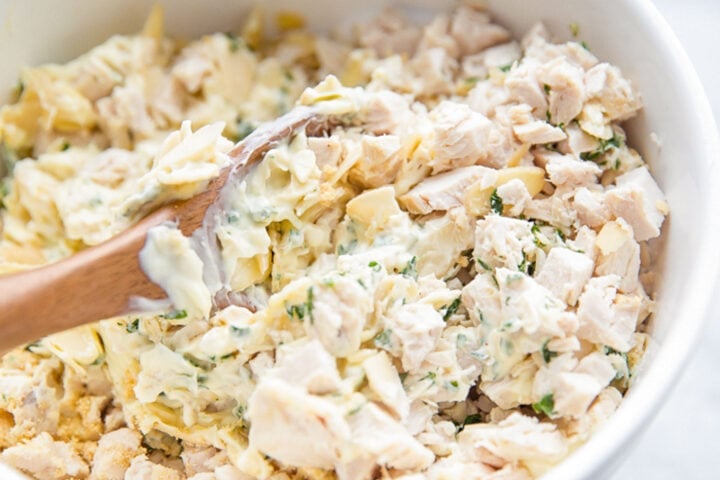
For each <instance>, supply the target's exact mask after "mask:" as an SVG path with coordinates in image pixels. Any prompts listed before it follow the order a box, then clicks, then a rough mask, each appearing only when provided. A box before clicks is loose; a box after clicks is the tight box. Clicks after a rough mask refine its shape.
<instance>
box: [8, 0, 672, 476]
mask: <svg viewBox="0 0 720 480" xmlns="http://www.w3.org/2000/svg"><path fill="white" fill-rule="evenodd" d="M275 20H276V22H277V24H278V27H279V31H280V33H279V34H278V35H277V37H272V38H270V37H268V36H266V35H264V30H263V27H262V25H263V22H262V11H261V10H255V11H253V12H252V13H251V14H250V17H249V19H248V21H247V23H246V24H245V26H244V27H243V28H242V30H241V31H239V32H238V33H237V34H229V33H228V34H224V33H218V34H214V35H208V36H206V37H203V38H201V39H199V40H196V41H193V42H180V41H175V40H170V39H168V38H166V37H165V36H164V34H163V31H162V15H161V12H160V11H159V10H156V11H154V12H153V14H151V16H150V18H149V19H148V22H147V24H146V26H145V29H144V30H143V32H142V34H140V35H136V36H124V37H121V36H117V37H113V38H111V39H110V40H108V41H107V42H106V43H105V44H103V45H101V46H99V47H96V48H95V49H93V50H92V51H90V52H88V53H87V54H85V55H83V56H81V57H79V58H78V59H76V60H74V61H72V62H70V63H68V64H66V65H48V66H42V67H38V68H32V69H28V70H25V71H24V72H23V74H22V75H21V88H19V91H18V98H17V101H16V102H14V103H13V104H11V105H8V106H5V107H3V109H2V110H0V134H1V135H2V141H3V143H2V146H3V159H4V161H5V163H6V167H5V168H6V170H7V171H8V173H10V174H9V175H7V177H6V178H5V179H4V180H3V193H2V202H3V209H2V240H1V241H0V272H2V273H10V272H13V271H19V270H22V269H27V268H33V266H37V265H41V264H45V263H48V262H52V261H55V260H57V259H60V258H63V257H66V256H68V255H71V254H72V253H74V252H77V251H79V250H82V249H83V248H87V247H88V246H92V245H96V244H98V243H101V242H102V241H104V240H106V239H107V238H109V237H111V236H112V235H114V234H116V233H118V232H119V231H121V230H122V229H123V228H126V227H127V226H128V225H131V224H132V223H133V222H134V221H136V220H137V219H138V218H141V217H142V215H143V214H145V213H147V212H148V211H149V210H150V209H152V208H153V207H154V206H157V205H160V204H162V203H164V202H167V201H169V200H173V199H181V198H188V197H189V196H192V195H193V194H195V193H197V192H198V191H200V190H202V188H204V186H205V185H207V183H208V182H209V181H210V180H211V179H213V178H214V177H216V176H218V175H219V172H220V170H221V169H222V168H223V167H225V166H227V165H229V164H230V162H231V159H230V158H229V157H228V155H227V153H228V152H229V150H230V149H231V148H232V146H233V142H235V141H239V140H242V139H243V138H245V137H246V136H247V135H248V134H250V132H252V131H253V130H254V129H255V128H257V127H258V126H259V125H261V124H263V123H264V122H267V121H270V120H272V119H273V118H275V117H277V116H279V115H281V114H283V113H285V112H287V111H289V110H290V109H292V108H293V106H294V105H300V106H304V107H307V108H311V109H314V110H315V111H317V112H319V113H320V114H321V115H327V116H333V117H334V118H337V119H340V121H339V122H338V124H336V125H332V126H331V127H328V128H326V129H325V130H323V131H322V132H320V133H311V132H306V131H304V130H302V129H300V130H298V131H296V132H295V133H294V134H293V135H292V136H290V137H289V138H288V139H287V140H286V141H283V142H280V143H278V144H277V145H275V146H274V147H273V148H272V149H270V150H269V151H268V152H267V153H266V154H265V155H264V158H263V160H262V161H261V162H260V163H259V164H258V165H257V166H256V167H255V168H253V169H252V170H251V171H250V173H249V174H248V175H247V177H246V178H245V179H244V180H243V181H242V182H240V183H238V184H237V185H233V186H232V190H231V191H230V192H229V194H228V195H227V196H226V198H225V204H224V205H223V206H224V209H223V215H222V218H221V219H220V220H219V221H218V225H217V226H216V229H215V231H214V235H215V236H216V237H217V240H218V245H219V248H220V250H219V258H220V265H219V267H220V269H221V270H222V272H223V273H224V278H225V280H226V282H227V286H228V287H229V289H230V290H232V291H233V292H236V293H237V295H238V298H241V299H242V300H243V301H241V302H236V303H238V304H237V305H230V306H228V307H226V308H222V309H216V308H213V301H212V299H213V293H214V291H215V290H216V286H213V285H211V284H209V283H208V282H207V281H206V280H207V279H206V278H204V276H203V266H204V265H203V262H204V261H205V262H206V261H207V259H203V258H201V257H200V256H198V255H197V253H196V252H195V251H194V250H193V247H192V243H191V241H190V239H188V238H186V237H184V236H183V235H182V234H181V233H180V232H179V231H178V230H177V229H176V228H174V227H173V226H172V225H163V226H161V227H156V228H155V229H153V230H152V231H151V233H150V234H149V237H148V243H147V245H146V248H145V250H144V251H143V254H142V255H141V257H142V258H141V260H142V262H143V266H144V268H145V270H146V272H147V273H148V275H149V276H150V277H151V278H152V279H153V280H154V281H156V282H157V283H159V284H161V286H163V287H164V288H165V289H166V291H167V292H168V295H169V298H170V300H171V301H172V304H173V307H172V309H169V310H165V311H159V312H155V313H152V314H150V313H148V314H142V315H130V316H125V317H119V318H114V319H109V320H104V321H102V322H99V323H97V324H93V325H88V326H84V327H81V328H78V329H75V330H73V331H68V332H62V333H60V334H56V335H53V336H50V337H48V338H45V339H42V340H39V341H38V342H35V343H33V344H30V345H26V346H22V347H20V348H18V349H16V350H14V351H13V352H10V353H9V354H7V355H6V356H5V357H3V359H2V365H1V366H0V392H2V398H1V400H0V449H2V452H1V453H0V460H2V461H4V462H6V463H8V464H10V465H13V466H15V467H16V468H18V469H20V470H22V471H24V472H26V473H28V474H30V475H32V476H34V477H36V478H62V479H70V478H91V479H114V478H118V479H122V478H125V479H165V478H167V479H193V480H206V479H207V480H210V479H218V480H221V479H249V478H272V479H290V478H313V479H326V478H327V479H330V478H340V479H358V480H359V479H369V478H404V479H408V480H409V479H421V478H429V479H452V478H471V479H472V478H477V479H526V478H535V477H537V476H540V475H542V474H543V473H545V472H546V471H548V470H549V469H550V468H552V466H553V465H555V464H557V463H558V462H560V461H562V459H563V458H565V457H567V455H569V454H570V453H571V452H572V451H573V450H574V449H576V448H578V447H579V446H581V445H582V444H583V443H584V442H585V441H586V440H587V439H588V438H589V436H590V435H592V433H593V432H594V431H595V430H596V429H597V428H598V427H599V426H600V425H601V424H602V423H603V421H605V420H606V419H607V418H608V417H609V416H610V415H611V414H612V413H613V412H614V411H615V409H616V408H617V406H618V405H619V403H620V402H621V400H622V396H623V394H624V393H625V392H626V390H627V389H628V388H629V387H630V384H631V382H632V377H633V373H634V371H635V370H636V369H637V368H638V366H639V364H640V361H641V359H642V355H643V353H644V351H645V349H646V347H647V345H648V342H649V341H650V338H649V336H648V335H647V334H646V333H644V330H645V327H646V325H647V319H648V317H649V316H650V315H651V313H652V311H653V301H652V299H651V293H652V291H651V288H652V272H651V271H650V267H651V264H652V259H651V258H650V254H649V253H648V248H647V242H648V240H652V239H655V238H657V237H659V235H660V231H661V226H662V223H663V221H664V218H665V217H666V215H667V214H668V207H667V204H666V203H665V200H664V196H663V194H662V192H661V190H660V189H659V187H658V186H657V184H656V183H655V181H654V180H653V178H652V176H651V175H650V173H649V170H648V168H647V166H646V165H645V163H644V161H643V159H642V158H641V157H640V155H639V154H638V153H637V152H636V151H635V150H633V149H632V148H631V147H629V146H628V145H627V143H626V136H625V132H624V130H623V129H622V127H621V122H623V121H624V120H627V119H629V118H631V117H633V116H634V115H635V114H636V113H637V112H638V111H639V110H640V109H641V107H642V101H641V98H640V95H639V94H638V92H637V91H636V90H635V89H634V87H633V86H632V84H631V82H630V81H629V80H628V79H627V78H626V77H624V76H623V75H622V73H621V71H620V70H619V69H618V68H617V67H614V66H612V65H610V64H608V63H604V62H601V61H600V60H599V59H597V58H596V57H595V56H594V55H593V54H592V52H591V51H590V50H589V49H588V48H587V46H586V45H584V44H583V43H582V42H579V41H570V42H566V43H555V42H553V41H552V39H551V36H550V34H549V33H548V32H547V31H546V29H545V28H544V26H543V25H542V24H538V25H536V26H535V27H533V28H532V29H531V30H530V31H529V32H527V33H526V34H525V36H524V37H523V38H522V39H520V40H514V39H513V38H512V36H511V35H510V32H509V31H508V30H506V29H505V28H503V27H502V26H500V25H497V24H495V23H493V22H492V21H491V18H490V16H489V14H488V12H486V11H484V10H483V9H481V8H479V7H476V6H472V5H462V6H459V7H458V8H457V9H456V10H455V11H454V12H451V13H448V14H443V15H439V16H437V17H435V18H434V19H433V20H432V21H431V22H430V23H428V24H427V25H424V26H417V25H415V24H413V23H412V22H410V21H408V20H406V19H404V18H403V16H402V15H401V14H400V13H398V12H394V11H391V12H386V13H384V14H383V15H381V16H380V17H378V18H377V19H376V20H374V21H372V22H370V23H367V24H364V25H359V26H357V27H356V28H355V29H354V30H353V33H352V35H345V36H343V35H339V34H338V35H339V36H338V37H333V38H330V37H327V38H326V37H323V36H319V35H316V34H314V33H311V32H308V31H306V30H305V29H304V28H303V26H302V24H303V21H302V17H300V16H297V15H294V14H290V13H281V14H278V15H277V17H276V19H275ZM573 31H574V32H575V33H577V28H573Z"/></svg>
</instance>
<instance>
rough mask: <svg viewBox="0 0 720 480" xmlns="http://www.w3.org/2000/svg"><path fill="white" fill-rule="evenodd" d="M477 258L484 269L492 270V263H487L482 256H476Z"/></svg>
mask: <svg viewBox="0 0 720 480" xmlns="http://www.w3.org/2000/svg"><path fill="white" fill-rule="evenodd" d="M475 260H476V261H477V263H478V265H480V266H481V267H482V268H483V269H485V270H487V271H488V272H489V271H490V270H492V268H490V265H488V264H487V263H485V262H484V261H483V260H482V259H481V258H476V259H475Z"/></svg>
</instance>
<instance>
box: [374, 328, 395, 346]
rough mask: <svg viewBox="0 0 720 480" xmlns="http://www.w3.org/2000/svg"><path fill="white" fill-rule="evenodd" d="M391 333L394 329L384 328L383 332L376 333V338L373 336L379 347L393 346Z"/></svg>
mask: <svg viewBox="0 0 720 480" xmlns="http://www.w3.org/2000/svg"><path fill="white" fill-rule="evenodd" d="M391 334H392V330H390V329H387V330H383V331H382V332H380V333H378V334H377V335H375V338H373V344H374V345H375V346H376V347H378V348H384V349H389V348H392V339H391V338H390V335H391Z"/></svg>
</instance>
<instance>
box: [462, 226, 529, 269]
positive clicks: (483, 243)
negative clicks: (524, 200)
mask: <svg viewBox="0 0 720 480" xmlns="http://www.w3.org/2000/svg"><path fill="white" fill-rule="evenodd" d="M536 248H537V247H536V245H535V242H534V236H533V234H532V223H530V222H528V221H525V220H519V219H515V218H508V217H502V216H500V215H488V216H487V217H485V218H484V219H482V220H478V222H477V226H476V227H475V249H474V250H473V256H474V258H476V259H477V260H478V262H480V261H482V262H484V264H485V265H487V266H488V267H505V268H509V269H511V270H517V268H518V265H520V264H521V263H522V261H523V258H524V256H525V255H528V254H530V253H531V252H533V251H534V250H536ZM480 265H481V266H483V265H482V264H480Z"/></svg>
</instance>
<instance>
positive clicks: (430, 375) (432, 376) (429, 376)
mask: <svg viewBox="0 0 720 480" xmlns="http://www.w3.org/2000/svg"><path fill="white" fill-rule="evenodd" d="M436 378H437V374H436V373H435V372H428V373H427V375H425V376H424V377H423V378H421V379H420V381H422V380H430V382H431V384H434V383H435V379H436Z"/></svg>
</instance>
